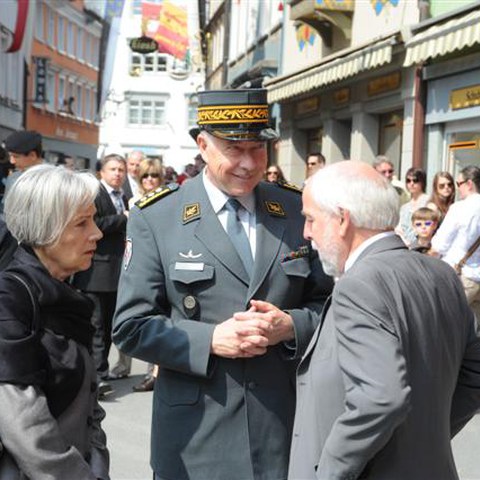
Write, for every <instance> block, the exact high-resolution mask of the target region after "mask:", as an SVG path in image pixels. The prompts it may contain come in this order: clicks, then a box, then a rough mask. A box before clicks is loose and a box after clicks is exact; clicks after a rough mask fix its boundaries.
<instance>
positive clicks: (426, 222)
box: [414, 220, 433, 227]
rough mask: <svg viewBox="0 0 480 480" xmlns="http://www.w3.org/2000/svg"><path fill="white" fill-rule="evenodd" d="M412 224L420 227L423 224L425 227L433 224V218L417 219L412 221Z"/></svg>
mask: <svg viewBox="0 0 480 480" xmlns="http://www.w3.org/2000/svg"><path fill="white" fill-rule="evenodd" d="M414 225H415V226H416V227H421V226H423V225H424V226H425V227H431V226H432V225H433V220H418V221H416V222H414Z"/></svg>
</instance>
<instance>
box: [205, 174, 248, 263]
mask: <svg viewBox="0 0 480 480" xmlns="http://www.w3.org/2000/svg"><path fill="white" fill-rule="evenodd" d="M205 170H206V169H204V171H203V173H202V177H203V178H202V179H203V185H204V187H205V190H206V192H207V196H208V199H209V200H210V203H211V204H212V208H213V211H214V212H215V214H216V215H217V217H218V220H219V221H220V223H221V224H222V227H223V229H224V230H225V231H227V215H228V212H227V210H226V209H225V208H224V207H225V204H226V203H227V201H228V200H229V198H230V197H229V196H228V195H227V194H225V193H224V192H222V191H221V190H220V189H219V188H217V187H216V186H215V185H214V184H213V183H212V182H211V181H210V179H209V178H208V177H207V174H206V171H205ZM235 198H236V199H237V200H238V201H239V202H240V203H241V205H242V207H243V208H241V209H239V211H238V217H239V218H240V221H241V222H242V226H243V228H244V229H245V233H246V234H247V237H248V241H249V243H250V248H251V250H252V256H253V259H255V251H256V246H257V233H256V229H255V225H256V221H257V218H256V217H257V216H256V214H255V196H254V194H253V193H251V194H249V195H246V196H245V197H235Z"/></svg>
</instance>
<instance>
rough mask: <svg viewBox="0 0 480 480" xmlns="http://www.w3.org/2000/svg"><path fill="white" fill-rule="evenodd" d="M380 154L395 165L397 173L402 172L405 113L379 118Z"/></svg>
mask: <svg viewBox="0 0 480 480" xmlns="http://www.w3.org/2000/svg"><path fill="white" fill-rule="evenodd" d="M379 128H380V132H379V142H378V154H379V155H385V156H386V157H388V159H389V160H390V161H391V162H392V163H393V166H394V168H395V172H397V174H398V172H401V171H402V170H401V167H402V165H401V158H402V131H403V111H401V110H400V111H397V112H390V113H385V114H382V115H380V116H379Z"/></svg>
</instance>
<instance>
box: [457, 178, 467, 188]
mask: <svg viewBox="0 0 480 480" xmlns="http://www.w3.org/2000/svg"><path fill="white" fill-rule="evenodd" d="M467 182H468V180H461V181H459V180H457V187H458V188H460V187H461V186H462V185H463V184H464V183H467Z"/></svg>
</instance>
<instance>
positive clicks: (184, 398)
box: [156, 368, 200, 407]
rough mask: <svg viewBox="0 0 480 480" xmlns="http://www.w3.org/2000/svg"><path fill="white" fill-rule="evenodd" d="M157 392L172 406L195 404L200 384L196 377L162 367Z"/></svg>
mask: <svg viewBox="0 0 480 480" xmlns="http://www.w3.org/2000/svg"><path fill="white" fill-rule="evenodd" d="M156 381H157V382H158V388H157V389H156V390H157V393H158V395H159V397H160V398H161V399H162V401H163V402H164V403H166V404H167V405H170V406H171V407H174V406H179V405H194V404H195V403H197V402H198V397H199V394H200V385H199V384H198V382H197V381H196V380H195V378H194V377H192V376H190V375H186V374H184V373H179V372H173V371H171V370H168V369H162V368H160V372H159V375H158V378H157V380H156Z"/></svg>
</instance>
